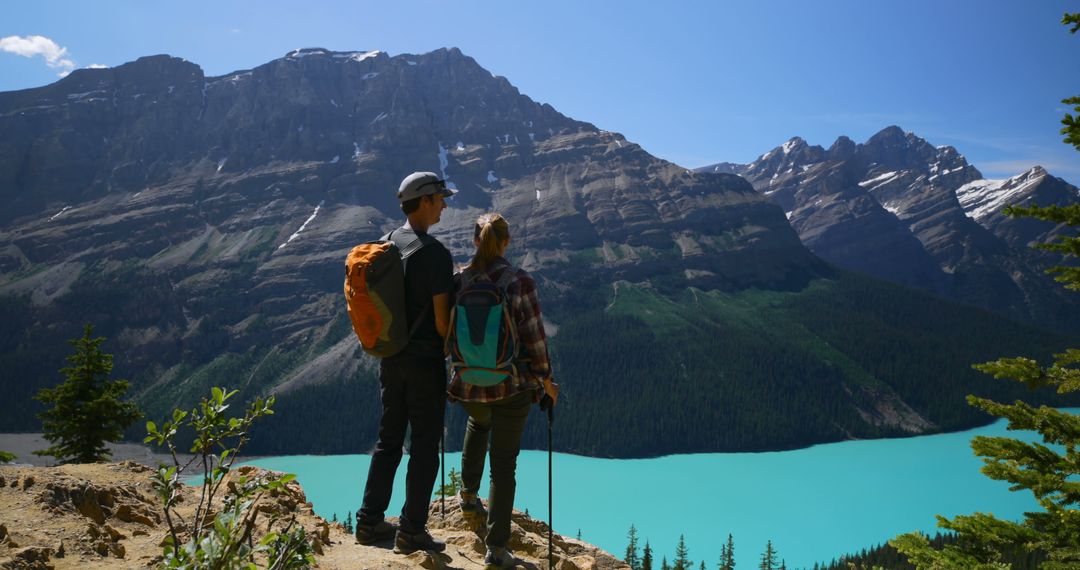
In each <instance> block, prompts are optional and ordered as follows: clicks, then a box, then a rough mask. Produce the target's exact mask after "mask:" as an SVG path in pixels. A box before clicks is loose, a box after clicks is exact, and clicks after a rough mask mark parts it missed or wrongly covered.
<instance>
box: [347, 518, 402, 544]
mask: <svg viewBox="0 0 1080 570" xmlns="http://www.w3.org/2000/svg"><path fill="white" fill-rule="evenodd" d="M396 532H397V527H396V526H394V525H392V524H390V523H388V522H386V521H385V520H381V521H379V522H377V523H375V524H366V523H362V522H360V521H357V522H356V542H359V543H360V544H363V545H372V544H375V543H377V542H382V541H384V540H390V539H391V538H394V533H396Z"/></svg>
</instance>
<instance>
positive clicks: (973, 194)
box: [956, 167, 1046, 221]
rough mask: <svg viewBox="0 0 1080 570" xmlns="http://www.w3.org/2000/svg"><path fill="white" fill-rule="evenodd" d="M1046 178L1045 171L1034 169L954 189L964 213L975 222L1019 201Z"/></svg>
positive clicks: (969, 183)
mask: <svg viewBox="0 0 1080 570" xmlns="http://www.w3.org/2000/svg"><path fill="white" fill-rule="evenodd" d="M1044 178H1046V171H1045V170H1043V169H1042V168H1039V167H1035V168H1032V169H1030V170H1028V171H1027V172H1024V173H1023V174H1020V175H1018V176H1014V177H1012V178H1007V179H1004V180H988V179H983V180H975V181H972V182H968V183H967V184H964V185H963V186H961V187H960V188H957V189H956V197H957V199H958V200H960V206H961V207H963V208H964V213H965V214H967V215H968V217H969V218H972V219H974V220H976V221H982V220H985V219H986V218H987V217H989V216H992V215H994V214H995V213H999V212H1001V210H1002V209H1003V208H1005V206H1008V205H1009V204H1012V203H1014V202H1016V201H1019V200H1020V199H1021V198H1022V197H1023V195H1024V194H1025V193H1026V192H1027V191H1028V190H1029V189H1031V188H1032V187H1034V186H1035V185H1037V184H1039V183H1040V182H1042V181H1043V179H1044Z"/></svg>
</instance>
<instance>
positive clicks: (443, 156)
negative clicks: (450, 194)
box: [439, 142, 457, 190]
mask: <svg viewBox="0 0 1080 570" xmlns="http://www.w3.org/2000/svg"><path fill="white" fill-rule="evenodd" d="M448 154H449V151H448V150H446V147H445V146H443V144H442V143H441V142H440V143H439V174H440V175H442V179H443V180H445V181H446V187H447V188H450V189H451V190H457V186H456V185H455V184H454V183H453V182H450V177H449V176H447V175H446V167H447V166H450V158H449V157H448V156H447V155H448Z"/></svg>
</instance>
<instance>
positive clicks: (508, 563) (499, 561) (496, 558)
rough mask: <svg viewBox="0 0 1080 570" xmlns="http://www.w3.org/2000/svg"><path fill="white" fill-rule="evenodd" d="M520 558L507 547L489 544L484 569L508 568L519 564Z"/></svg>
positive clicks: (502, 569)
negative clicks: (515, 556)
mask: <svg viewBox="0 0 1080 570" xmlns="http://www.w3.org/2000/svg"><path fill="white" fill-rule="evenodd" d="M517 563H518V560H517V558H514V555H513V554H510V551H509V550H507V549H505V548H499V547H498V546H489V547H488V551H487V554H485V555H484V570H506V569H507V568H514V567H515V566H517Z"/></svg>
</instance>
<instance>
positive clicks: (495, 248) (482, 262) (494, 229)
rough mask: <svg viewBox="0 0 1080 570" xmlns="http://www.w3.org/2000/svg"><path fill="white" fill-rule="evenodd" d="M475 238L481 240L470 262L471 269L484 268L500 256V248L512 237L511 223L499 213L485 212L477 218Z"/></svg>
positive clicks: (474, 231) (474, 229)
mask: <svg viewBox="0 0 1080 570" xmlns="http://www.w3.org/2000/svg"><path fill="white" fill-rule="evenodd" d="M473 238H474V239H476V240H479V242H480V245H479V246H478V247H477V248H476V255H474V256H473V258H472V261H471V262H469V269H478V270H484V269H487V266H488V265H490V264H491V262H492V261H493V260H494V259H495V258H496V257H498V256H499V249H500V248H502V244H504V243H506V240H508V239H510V224H508V223H506V218H504V217H502V216H501V215H499V214H496V213H491V214H484V215H483V216H480V217H479V218H477V219H476V225H475V226H474V227H473Z"/></svg>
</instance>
